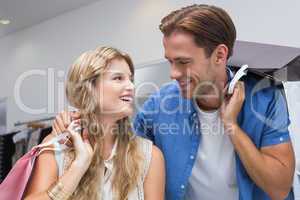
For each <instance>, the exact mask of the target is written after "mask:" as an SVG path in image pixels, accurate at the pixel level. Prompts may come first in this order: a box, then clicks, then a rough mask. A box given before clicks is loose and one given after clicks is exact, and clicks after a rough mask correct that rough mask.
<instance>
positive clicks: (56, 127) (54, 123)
mask: <svg viewBox="0 0 300 200" xmlns="http://www.w3.org/2000/svg"><path fill="white" fill-rule="evenodd" d="M53 127H54V129H55V131H56V134H57V135H59V134H61V133H62V132H63V131H62V130H61V129H60V127H59V125H58V124H57V122H56V121H54V122H53Z"/></svg>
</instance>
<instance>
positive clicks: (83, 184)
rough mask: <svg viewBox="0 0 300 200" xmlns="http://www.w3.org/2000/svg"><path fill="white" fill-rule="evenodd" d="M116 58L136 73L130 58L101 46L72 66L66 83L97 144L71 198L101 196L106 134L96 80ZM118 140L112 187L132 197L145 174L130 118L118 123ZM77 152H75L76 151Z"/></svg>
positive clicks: (122, 195)
mask: <svg viewBox="0 0 300 200" xmlns="http://www.w3.org/2000/svg"><path fill="white" fill-rule="evenodd" d="M114 59H123V60H125V61H126V63H127V64H128V65H129V67H130V71H131V73H132V74H133V73H134V68H133V63H132V60H131V59H130V57H129V56H128V55H127V54H124V53H122V52H120V51H119V50H117V49H114V48H111V47H99V48H97V49H95V50H94V51H88V52H85V53H83V54H82V55H81V56H80V57H79V58H78V59H77V60H76V61H75V63H74V64H73V65H72V66H71V69H70V70H69V74H68V79H67V83H66V95H67V99H68V101H69V102H70V104H71V105H72V106H74V107H76V108H78V109H79V110H80V113H81V119H82V120H83V122H84V124H83V126H84V127H85V128H88V130H89V133H90V139H91V141H92V144H94V145H93V146H94V148H95V153H94V156H93V159H92V162H91V165H90V166H89V168H88V170H87V172H86V173H85V175H84V176H83V177H82V179H81V181H80V183H79V187H77V188H76V190H75V192H74V193H73V195H72V197H71V199H74V200H83V199H87V198H89V199H91V200H98V199H101V191H100V189H99V185H100V184H101V180H102V178H103V170H101V169H104V165H103V161H104V159H103V157H102V147H103V136H104V132H103V130H102V129H101V124H99V122H98V114H100V113H101V110H100V105H99V95H100V94H99V92H97V91H96V90H95V86H96V80H97V79H99V78H101V74H102V73H103V72H105V70H107V68H108V66H109V63H110V62H111V61H112V60H114ZM117 124H118V133H117V134H116V140H117V142H118V145H117V151H116V156H115V157H114V161H113V162H114V166H115V169H114V170H115V171H114V175H113V179H112V189H113V192H114V194H116V197H117V199H119V200H124V199H127V198H128V194H129V192H130V191H131V190H132V189H134V187H135V186H136V185H137V183H138V181H139V178H140V176H141V162H140V161H141V159H142V157H141V155H140V153H139V151H138V146H137V141H136V139H135V138H134V134H133V131H132V129H131V126H130V122H129V118H128V117H126V118H123V119H121V120H119V121H118V122H117ZM73 153H74V152H73Z"/></svg>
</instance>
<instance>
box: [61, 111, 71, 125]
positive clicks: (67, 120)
mask: <svg viewBox="0 0 300 200" xmlns="http://www.w3.org/2000/svg"><path fill="white" fill-rule="evenodd" d="M61 117H62V120H63V122H64V125H65V127H66V128H67V127H68V126H69V124H70V123H71V115H70V113H69V112H66V111H64V112H63V113H62V114H61Z"/></svg>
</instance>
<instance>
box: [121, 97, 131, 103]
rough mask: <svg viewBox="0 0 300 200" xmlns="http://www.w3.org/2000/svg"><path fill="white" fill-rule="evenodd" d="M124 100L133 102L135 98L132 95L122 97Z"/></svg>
mask: <svg viewBox="0 0 300 200" xmlns="http://www.w3.org/2000/svg"><path fill="white" fill-rule="evenodd" d="M121 100H122V101H126V102H132V101H133V98H132V97H121Z"/></svg>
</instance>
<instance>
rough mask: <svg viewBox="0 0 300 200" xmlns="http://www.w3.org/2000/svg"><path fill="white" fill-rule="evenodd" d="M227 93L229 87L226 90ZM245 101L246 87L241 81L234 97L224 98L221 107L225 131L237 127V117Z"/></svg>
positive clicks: (236, 87)
mask: <svg viewBox="0 0 300 200" xmlns="http://www.w3.org/2000/svg"><path fill="white" fill-rule="evenodd" d="M225 91H227V87H226V88H225ZM244 100H245V86H244V83H243V82H241V81H239V82H237V84H236V85H235V88H234V90H233V94H232V96H230V97H228V98H226V96H225V98H224V101H223V102H222V105H221V119H222V121H223V123H224V127H225V130H230V129H231V127H232V126H235V125H237V117H238V114H239V113H240V111H241V108H242V106H243V103H244Z"/></svg>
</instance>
